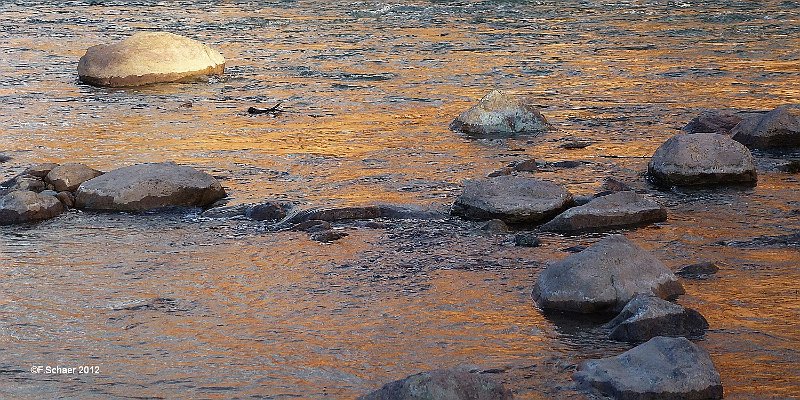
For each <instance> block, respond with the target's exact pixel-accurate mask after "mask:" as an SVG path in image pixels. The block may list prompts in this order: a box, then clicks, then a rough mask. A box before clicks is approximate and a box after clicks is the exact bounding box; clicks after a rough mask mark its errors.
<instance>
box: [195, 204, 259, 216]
mask: <svg viewBox="0 0 800 400" xmlns="http://www.w3.org/2000/svg"><path fill="white" fill-rule="evenodd" d="M250 206H251V204H237V205H235V206H214V207H212V208H209V209H208V210H205V211H203V212H202V213H201V214H200V216H201V217H204V218H220V219H231V218H238V217H244V214H245V213H246V212H247V210H248V209H249V208H250Z"/></svg>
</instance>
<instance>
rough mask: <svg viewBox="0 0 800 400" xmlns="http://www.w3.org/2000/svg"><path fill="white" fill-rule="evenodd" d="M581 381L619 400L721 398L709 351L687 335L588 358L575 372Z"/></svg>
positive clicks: (579, 381) (719, 386) (720, 387)
mask: <svg viewBox="0 0 800 400" xmlns="http://www.w3.org/2000/svg"><path fill="white" fill-rule="evenodd" d="M573 378H574V379H575V380H576V381H578V383H579V385H580V386H582V387H583V388H586V389H590V388H593V389H596V390H598V391H599V392H601V393H603V394H605V395H607V396H610V397H613V398H614V399H618V400H655V399H661V400H700V399H721V398H722V395H723V391H722V383H721V381H720V376H719V373H718V372H717V370H716V368H715V367H714V363H713V362H712V361H711V358H710V357H709V356H708V353H706V352H705V350H703V349H701V348H700V347H698V346H696V345H695V344H693V343H692V342H690V341H689V340H687V339H686V338H682V337H681V338H669V337H661V336H659V337H655V338H653V339H650V340H649V341H648V342H646V343H643V344H641V345H639V346H636V347H634V348H633V349H630V350H628V351H626V352H624V353H622V354H620V355H618V356H615V357H609V358H603V359H599V360H589V361H585V362H584V363H582V364H581V365H580V366H579V368H578V372H576V373H575V374H574V375H573Z"/></svg>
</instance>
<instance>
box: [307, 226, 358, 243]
mask: <svg viewBox="0 0 800 400" xmlns="http://www.w3.org/2000/svg"><path fill="white" fill-rule="evenodd" d="M346 236H349V235H348V233H347V232H342V231H337V230H333V229H328V230H322V231H319V232H314V233H312V234H311V236H310V238H311V240H313V241H315V242H322V243H331V242H335V241H337V240H339V239H341V238H343V237H346Z"/></svg>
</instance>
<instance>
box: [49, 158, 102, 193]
mask: <svg viewBox="0 0 800 400" xmlns="http://www.w3.org/2000/svg"><path fill="white" fill-rule="evenodd" d="M100 175H103V173H102V172H100V171H98V170H96V169H94V168H91V167H88V166H86V165H84V164H80V163H67V164H62V165H59V166H56V167H54V168H53V169H52V170H51V171H50V172H48V173H47V175H46V176H45V178H44V181H45V182H47V183H49V184H51V185H53V189H54V190H55V191H56V192H63V191H68V192H74V191H75V190H76V189H78V186H80V184H81V183H83V182H86V181H88V180H89V179H92V178H95V177H98V176H100Z"/></svg>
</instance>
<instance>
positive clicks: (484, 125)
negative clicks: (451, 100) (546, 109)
mask: <svg viewBox="0 0 800 400" xmlns="http://www.w3.org/2000/svg"><path fill="white" fill-rule="evenodd" d="M450 129H452V130H454V131H460V132H464V133H468V134H473V135H491V134H501V135H508V134H517V133H541V132H546V131H548V130H550V129H552V127H551V126H550V124H549V123H548V122H547V119H545V117H544V116H543V115H542V114H541V113H540V112H539V110H537V107H536V106H535V105H534V104H533V101H532V100H531V99H529V98H527V97H519V96H514V95H511V94H508V93H504V92H501V91H499V90H493V91H491V92H489V94H487V95H486V96H484V97H483V98H482V99H481V100H480V101H479V102H478V104H476V105H475V106H473V107H472V108H470V109H468V110H467V111H464V112H463V113H461V115H459V116H458V117H457V118H456V119H455V120H453V122H452V123H450Z"/></svg>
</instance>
